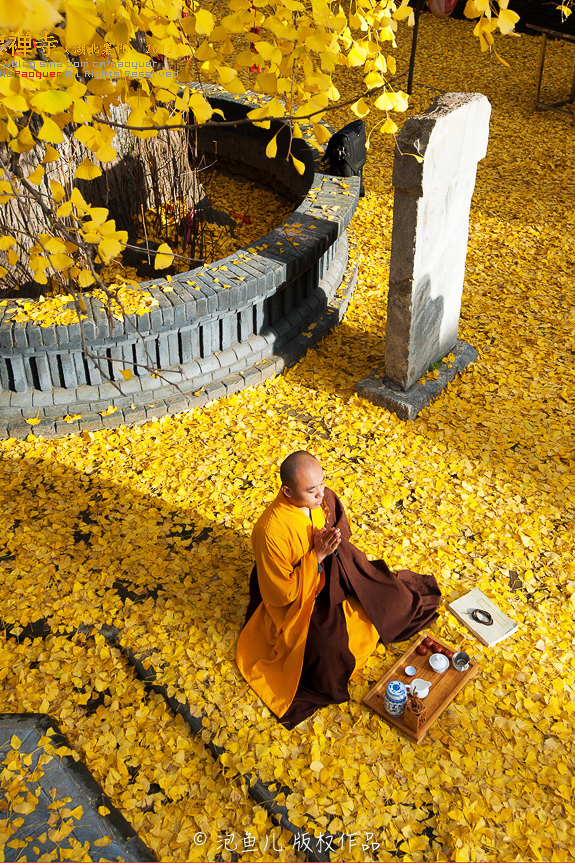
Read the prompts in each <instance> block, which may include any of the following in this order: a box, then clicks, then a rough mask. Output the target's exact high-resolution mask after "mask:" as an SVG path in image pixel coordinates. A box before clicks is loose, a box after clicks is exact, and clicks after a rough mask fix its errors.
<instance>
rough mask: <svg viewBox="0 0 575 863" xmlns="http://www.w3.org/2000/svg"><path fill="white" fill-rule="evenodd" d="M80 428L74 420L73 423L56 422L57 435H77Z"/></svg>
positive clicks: (78, 423)
mask: <svg viewBox="0 0 575 863" xmlns="http://www.w3.org/2000/svg"><path fill="white" fill-rule="evenodd" d="M81 427H82V426H81V423H80V421H79V420H74V422H56V432H57V433H58V434H64V435H66V434H78V432H79V431H80V429H81Z"/></svg>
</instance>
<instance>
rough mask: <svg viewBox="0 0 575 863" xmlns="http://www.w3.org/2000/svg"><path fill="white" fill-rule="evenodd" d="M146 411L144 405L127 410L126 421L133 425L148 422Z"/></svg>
mask: <svg viewBox="0 0 575 863" xmlns="http://www.w3.org/2000/svg"><path fill="white" fill-rule="evenodd" d="M147 419H148V417H147V415H146V409H145V407H143V406H142V405H136V407H134V408H127V409H126V421H127V422H128V423H130V425H132V424H136V423H145V422H147Z"/></svg>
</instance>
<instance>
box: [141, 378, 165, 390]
mask: <svg viewBox="0 0 575 863" xmlns="http://www.w3.org/2000/svg"><path fill="white" fill-rule="evenodd" d="M140 380H141V381H142V390H145V391H149V392H152V391H153V390H157V389H159V388H160V387H161V386H163V381H162V379H161V378H157V377H154V375H145V377H142V378H140Z"/></svg>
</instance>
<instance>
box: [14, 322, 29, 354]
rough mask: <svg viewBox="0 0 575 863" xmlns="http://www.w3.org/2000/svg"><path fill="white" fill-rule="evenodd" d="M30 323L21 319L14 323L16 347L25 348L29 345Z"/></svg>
mask: <svg viewBox="0 0 575 863" xmlns="http://www.w3.org/2000/svg"><path fill="white" fill-rule="evenodd" d="M27 330H28V324H27V323H26V322H24V321H20V322H18V323H15V324H14V329H13V331H12V339H13V341H14V347H16V348H18V350H23V349H24V348H27V347H28V334H27Z"/></svg>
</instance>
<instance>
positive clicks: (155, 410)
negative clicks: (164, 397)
mask: <svg viewBox="0 0 575 863" xmlns="http://www.w3.org/2000/svg"><path fill="white" fill-rule="evenodd" d="M167 412H168V410H167V408H166V405H165V404H164V402H158V404H155V405H152V406H151V407H147V408H146V415H147V417H148V419H149V420H152V419H160V418H161V417H165V416H166V414H167Z"/></svg>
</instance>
